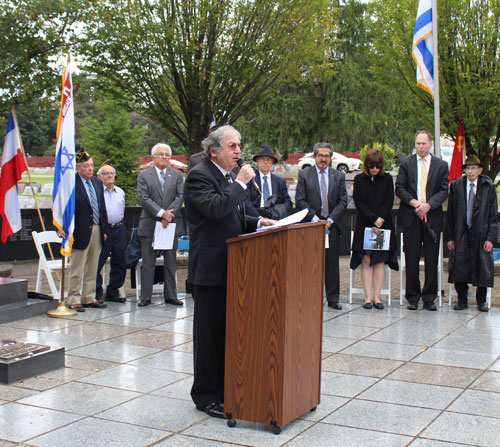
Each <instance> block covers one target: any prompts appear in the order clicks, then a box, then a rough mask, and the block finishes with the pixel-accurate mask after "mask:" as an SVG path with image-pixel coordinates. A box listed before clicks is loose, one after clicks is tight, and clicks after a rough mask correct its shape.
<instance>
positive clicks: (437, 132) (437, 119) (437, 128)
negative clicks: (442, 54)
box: [432, 0, 441, 158]
mask: <svg viewBox="0 0 500 447" xmlns="http://www.w3.org/2000/svg"><path fill="white" fill-rule="evenodd" d="M432 37H433V39H432V46H433V56H434V57H433V59H434V155H435V156H436V157H439V158H441V116H440V114H439V53H438V12H437V0H432Z"/></svg>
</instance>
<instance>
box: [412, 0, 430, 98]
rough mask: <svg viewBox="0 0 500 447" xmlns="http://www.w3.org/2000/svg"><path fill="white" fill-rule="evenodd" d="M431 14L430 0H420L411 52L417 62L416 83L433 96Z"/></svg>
mask: <svg viewBox="0 0 500 447" xmlns="http://www.w3.org/2000/svg"><path fill="white" fill-rule="evenodd" d="M432 16H433V14H432V0H420V2H419V4H418V12H417V21H416V23H415V33H414V34H413V50H412V54H413V59H414V60H415V62H416V63H417V84H418V85H419V86H420V87H421V88H423V89H424V90H426V91H428V92H429V93H430V94H431V96H432V97H433V98H434V56H433V47H432V45H433V34H432Z"/></svg>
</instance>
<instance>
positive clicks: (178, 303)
mask: <svg viewBox="0 0 500 447" xmlns="http://www.w3.org/2000/svg"><path fill="white" fill-rule="evenodd" d="M165 304H173V305H174V306H183V305H184V303H183V302H182V301H181V300H178V299H177V298H170V299H167V300H165Z"/></svg>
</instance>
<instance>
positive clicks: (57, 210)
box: [52, 62, 76, 256]
mask: <svg viewBox="0 0 500 447" xmlns="http://www.w3.org/2000/svg"><path fill="white" fill-rule="evenodd" d="M75 168H76V160H75V114H74V108H73V84H72V81H71V69H70V64H69V62H68V66H67V67H66V68H65V70H64V74H63V86H62V94H61V110H60V111H59V119H58V121H57V147H56V160H55V169H54V192H53V194H52V202H53V207H52V218H53V223H54V225H55V226H56V227H57V228H58V229H59V230H63V231H64V233H65V234H66V237H65V238H64V239H63V243H62V246H61V254H62V255H63V256H69V255H70V254H71V247H72V246H73V231H74V229H75V172H76V169H75Z"/></svg>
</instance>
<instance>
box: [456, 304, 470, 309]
mask: <svg viewBox="0 0 500 447" xmlns="http://www.w3.org/2000/svg"><path fill="white" fill-rule="evenodd" d="M468 307H469V306H467V305H466V304H465V305H464V304H455V305H454V306H453V310H464V309H467V308H468Z"/></svg>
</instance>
